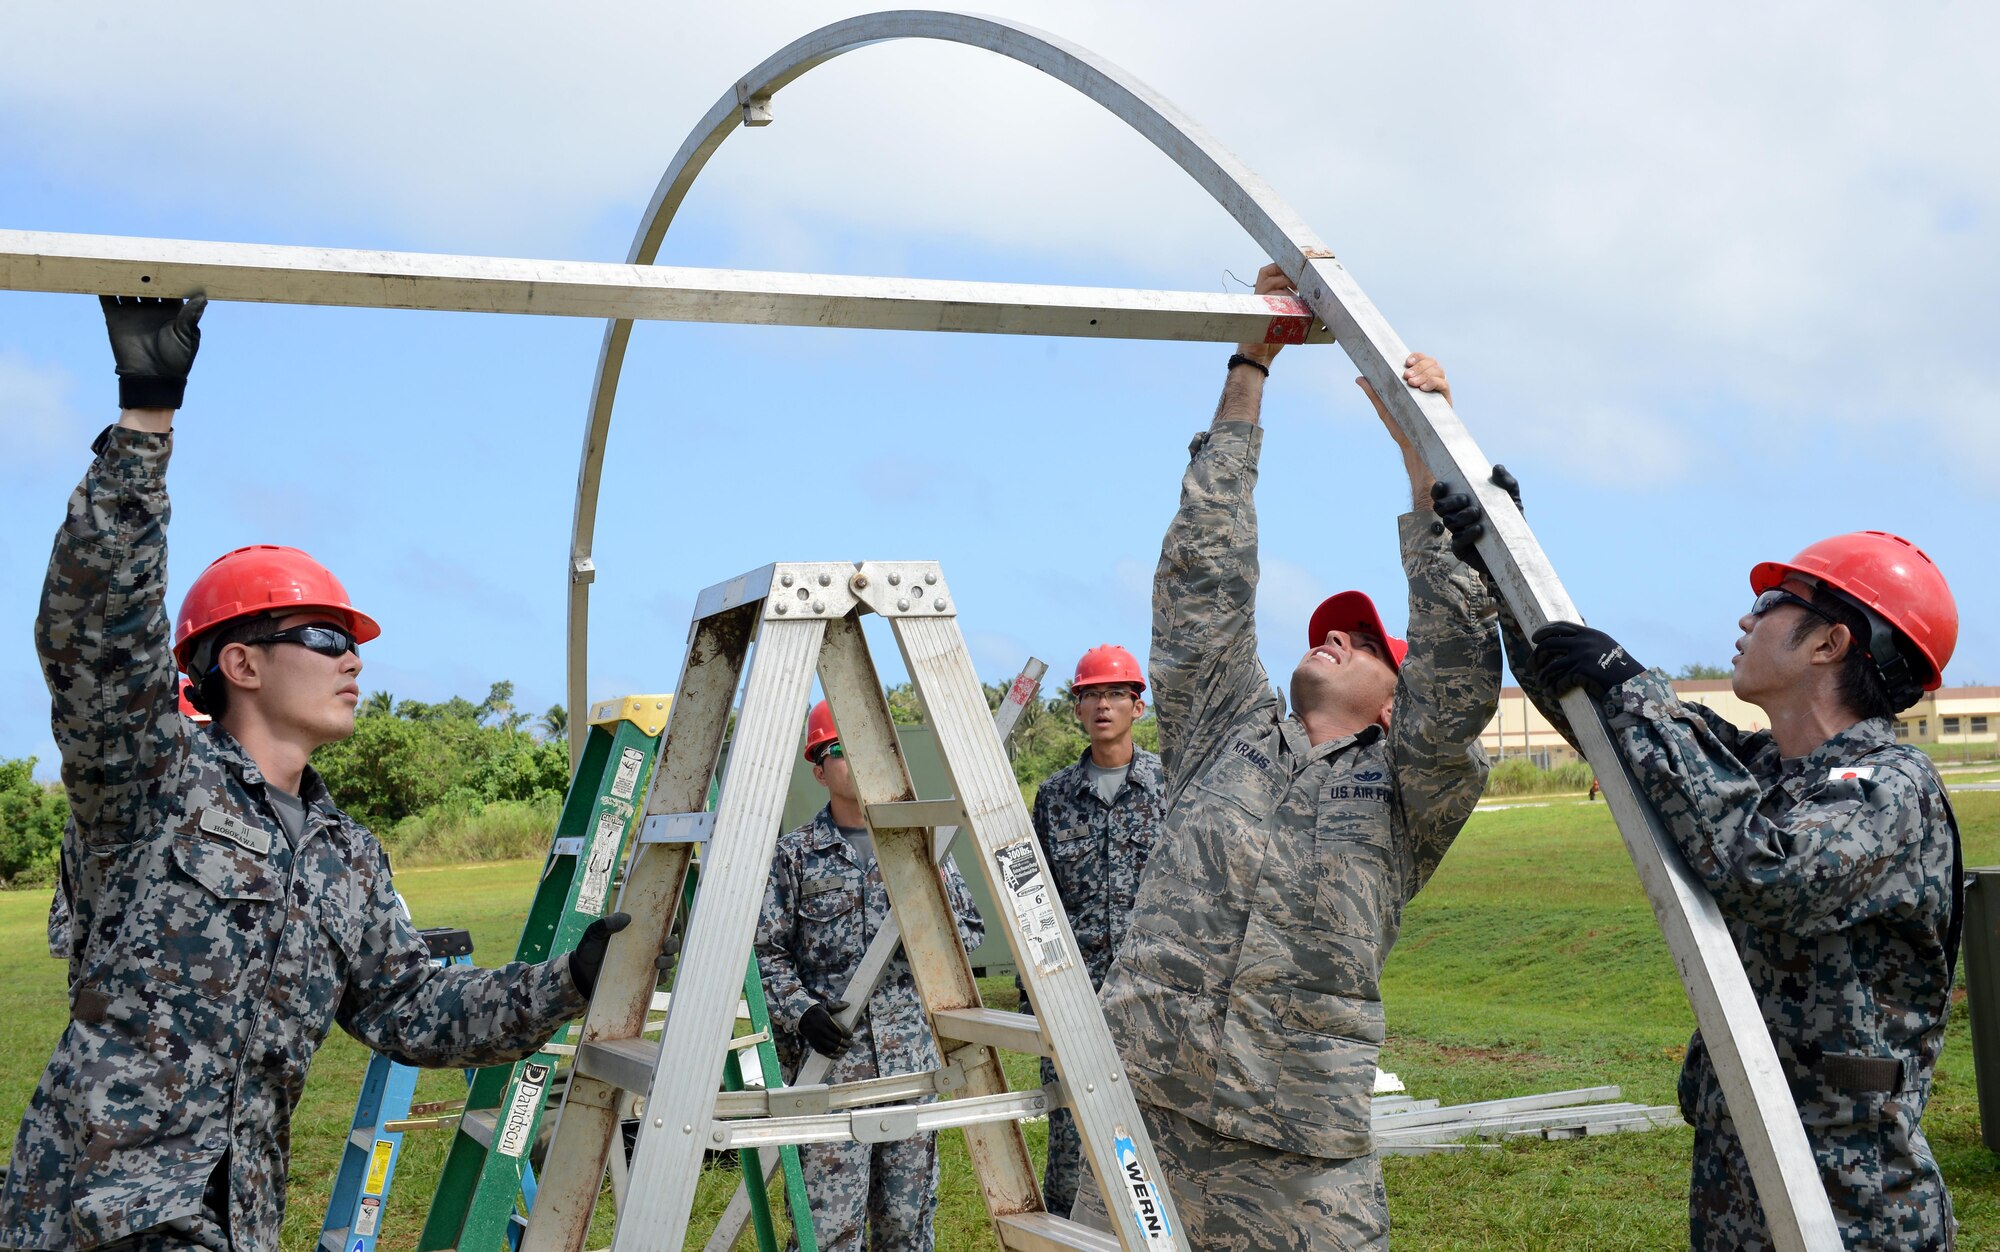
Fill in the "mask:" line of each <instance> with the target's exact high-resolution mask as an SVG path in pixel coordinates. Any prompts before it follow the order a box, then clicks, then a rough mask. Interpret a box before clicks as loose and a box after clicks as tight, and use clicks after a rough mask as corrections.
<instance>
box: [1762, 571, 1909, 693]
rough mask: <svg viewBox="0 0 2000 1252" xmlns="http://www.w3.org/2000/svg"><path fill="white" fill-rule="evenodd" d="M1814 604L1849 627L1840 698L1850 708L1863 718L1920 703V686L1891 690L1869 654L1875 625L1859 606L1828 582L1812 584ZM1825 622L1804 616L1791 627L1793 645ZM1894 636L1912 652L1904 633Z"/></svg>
mask: <svg viewBox="0 0 2000 1252" xmlns="http://www.w3.org/2000/svg"><path fill="white" fill-rule="evenodd" d="M1812 603H1813V607H1814V608H1816V609H1818V610H1819V611H1820V612H1822V613H1824V614H1826V615H1827V616H1828V617H1830V618H1832V619H1833V620H1834V621H1836V622H1838V623H1840V624H1841V625H1842V626H1845V627H1847V633H1848V637H1849V638H1848V645H1847V656H1846V658H1845V659H1843V660H1842V661H1841V664H1840V698H1841V699H1842V700H1843V701H1845V702H1846V704H1847V706H1848V708H1849V709H1850V710H1851V711H1853V712H1854V713H1857V714H1859V715H1860V716H1862V717H1864V718H1868V717H1894V716H1895V715H1896V714H1898V713H1900V712H1902V711H1903V710H1904V709H1907V708H1909V707H1910V706H1911V705H1912V704H1915V703H1916V702H1917V699H1918V698H1919V697H1920V696H1922V695H1923V694H1924V693H1923V689H1922V688H1921V687H1919V686H1917V685H1916V684H1914V683H1910V684H1904V685H1903V686H1902V687H1901V688H1896V689H1892V688H1891V686H1890V684H1889V682H1888V680H1886V679H1885V678H1883V677H1882V669H1881V666H1880V665H1879V664H1878V663H1877V659H1876V658H1875V657H1872V656H1870V655H1869V653H1868V641H1869V638H1870V636H1871V635H1872V634H1873V624H1872V623H1871V622H1870V621H1869V620H1868V614H1867V613H1866V612H1864V611H1863V610H1862V608H1861V606H1860V605H1858V604H1856V603H1854V601H1852V600H1850V599H1848V598H1847V597H1846V596H1844V595H1842V594H1841V593H1840V592H1838V591H1835V590H1834V589H1833V588H1831V587H1829V586H1827V585H1826V584H1825V583H1820V584H1817V585H1816V586H1814V587H1813V593H1812ZM1822 624H1823V623H1822V622H1821V621H1820V619H1819V618H1816V617H1814V616H1812V615H1811V614H1809V613H1808V614H1805V615H1803V616H1801V617H1800V618H1799V623H1798V625H1796V626H1794V627H1792V646H1793V647H1795V648H1796V647H1797V646H1799V644H1801V643H1804V642H1805V638H1806V636H1807V635H1809V634H1811V633H1812V632H1813V631H1814V630H1816V629H1817V628H1818V627H1819V626H1821V625H1822ZM1895 637H1896V647H1897V649H1898V650H1899V651H1901V652H1902V653H1903V654H1904V655H1905V656H1909V655H1912V654H1913V650H1914V647H1915V645H1914V644H1912V643H1911V642H1910V641H1909V640H1908V639H1907V638H1906V637H1905V636H1904V635H1903V632H1902V631H1896V632H1895Z"/></svg>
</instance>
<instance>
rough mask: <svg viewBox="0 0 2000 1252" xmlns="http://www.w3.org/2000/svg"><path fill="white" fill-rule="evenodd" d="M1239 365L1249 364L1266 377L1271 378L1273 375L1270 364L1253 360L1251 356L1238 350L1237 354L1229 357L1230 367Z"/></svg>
mask: <svg viewBox="0 0 2000 1252" xmlns="http://www.w3.org/2000/svg"><path fill="white" fill-rule="evenodd" d="M1239 365H1247V366H1249V367H1250V368H1251V369H1253V370H1256V371H1257V372H1258V373H1259V374H1262V375H1263V376H1264V377H1266V378H1269V377H1270V376H1271V367H1270V366H1268V365H1266V364H1264V363H1263V362H1262V361H1253V360H1251V359H1250V358H1249V357H1247V356H1244V355H1243V354H1242V353H1241V352H1238V353H1237V354H1236V355H1234V356H1232V357H1230V358H1229V368H1230V369H1235V368H1236V367H1237V366H1239Z"/></svg>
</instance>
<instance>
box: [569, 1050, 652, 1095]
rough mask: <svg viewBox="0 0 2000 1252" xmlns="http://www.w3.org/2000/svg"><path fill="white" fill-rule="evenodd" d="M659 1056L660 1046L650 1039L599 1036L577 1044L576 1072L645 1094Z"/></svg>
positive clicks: (649, 1086) (626, 1089) (649, 1087)
mask: <svg viewBox="0 0 2000 1252" xmlns="http://www.w3.org/2000/svg"><path fill="white" fill-rule="evenodd" d="M659 1056H660V1045H659V1044H657V1043H655V1042H654V1041H652V1040H651V1039H599V1040H597V1041H596V1042H594V1043H579V1044H578V1045H576V1072H577V1073H579V1074H582V1075H583V1076H584V1077H586V1078H595V1079H597V1080H598V1081H599V1082H608V1083H610V1084H611V1085H612V1086H614V1087H618V1088H620V1089H622V1090H625V1091H634V1092H637V1093H639V1094H640V1095H644V1094H645V1093H646V1092H647V1091H648V1090H649V1089H651V1087H652V1085H653V1065H654V1062H656V1061H657V1060H659Z"/></svg>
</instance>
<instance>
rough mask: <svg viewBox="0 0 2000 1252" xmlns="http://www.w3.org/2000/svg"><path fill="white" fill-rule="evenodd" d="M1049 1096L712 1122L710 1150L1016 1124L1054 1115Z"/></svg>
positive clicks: (1035, 1091) (879, 1139)
mask: <svg viewBox="0 0 2000 1252" xmlns="http://www.w3.org/2000/svg"><path fill="white" fill-rule="evenodd" d="M1050 1104H1051V1101H1050V1099H1049V1096H1048V1093H1046V1092H1044V1091H1043V1090H1042V1089H1041V1088H1040V1087H1031V1088H1029V1089H1027V1090H1025V1091H1002V1092H998V1093H996V1094H994V1095H985V1096H968V1097H966V1098H964V1099H958V1100H945V1101H942V1102H940V1103H937V1104H896V1105H889V1106H887V1107H884V1108H872V1109H862V1110H859V1111H856V1112H853V1113H825V1114H820V1115H817V1116H811V1117H767V1118H760V1119H756V1120H752V1121H740V1122H723V1121H718V1122H713V1123H711V1124H710V1127H709V1134H708V1148H709V1149H710V1150H711V1151H721V1150H723V1149H726V1148H771V1147H778V1146H781V1145H783V1144H787V1143H845V1142H848V1141H852V1142H855V1143H887V1142H889V1141H891V1140H894V1139H908V1138H909V1137H910V1136H912V1135H920V1134H924V1133H925V1132H927V1131H935V1130H949V1129H951V1128H953V1127H957V1126H979V1125H984V1124H985V1123H987V1122H1017V1121H1020V1120H1022V1119H1023V1118H1028V1117H1040V1116H1042V1115H1043V1114H1045V1113H1047V1112H1048V1111H1049V1107H1050Z"/></svg>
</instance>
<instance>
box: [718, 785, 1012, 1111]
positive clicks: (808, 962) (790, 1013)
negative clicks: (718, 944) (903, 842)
mask: <svg viewBox="0 0 2000 1252" xmlns="http://www.w3.org/2000/svg"><path fill="white" fill-rule="evenodd" d="M941 869H942V870H943V873H944V883H945V894H946V896H947V897H948V898H949V899H950V900H951V907H952V912H954V913H956V914H957V915H958V933H959V938H960V939H962V940H963V941H964V943H965V949H966V951H968V952H970V951H971V950H972V949H974V948H976V947H978V946H979V942H980V940H982V939H984V938H985V937H986V923H985V922H984V921H982V920H981V919H980V916H979V908H978V906H977V905H975V904H974V903H973V902H972V892H971V891H970V890H969V889H968V888H967V887H966V885H965V879H964V878H963V877H962V876H961V875H960V874H959V872H958V865H957V863H956V862H955V861H953V860H952V858H951V857H949V856H947V857H946V858H945V859H944V862H943V864H942V866H941ZM888 917H889V891H888V888H886V887H885V886H883V885H882V870H881V867H880V866H878V865H873V864H871V865H870V866H869V867H868V868H867V869H866V870H863V869H862V868H861V865H860V863H859V862H858V860H857V859H856V853H855V850H854V849H853V847H851V846H850V845H849V844H848V842H847V837H846V836H845V835H842V834H841V833H840V827H838V826H836V825H834V823H833V809H832V806H830V805H829V806H828V807H826V808H823V809H821V810H820V811H819V813H818V814H817V815H815V816H814V818H813V819H812V820H811V821H810V822H807V823H806V824H805V825H803V826H801V827H799V828H798V829H797V830H793V831H788V832H786V833H785V834H782V835H780V836H778V847H777V851H776V853H775V855H774V856H773V857H772V860H771V877H770V879H769V880H768V881H767V882H766V883H765V885H764V904H763V908H762V909H761V910H760V911H759V912H758V915H757V964H758V968H759V971H760V972H761V973H762V975H763V979H764V998H765V999H766V1000H767V1001H769V1005H770V1009H771V1025H772V1026H773V1027H774V1030H773V1032H772V1033H773V1034H774V1035H775V1036H776V1039H775V1042H776V1044H777V1046H778V1058H779V1061H780V1063H781V1064H782V1065H783V1067H784V1071H785V1074H786V1076H787V1077H790V1076H791V1075H794V1074H797V1073H798V1070H799V1065H800V1064H801V1063H802V1062H803V1061H804V1049H803V1044H802V1042H801V1040H800V1039H799V1019H800V1018H801V1017H803V1016H805V1012H806V1010H807V1009H809V1008H811V1007H812V1006H813V1005H814V1004H816V1003H822V1002H825V1001H828V1000H837V999H839V998H840V995H841V992H842V991H844V990H846V988H847V980H848V977H849V976H850V975H852V974H853V973H854V967H855V966H857V965H859V964H861V958H862V956H863V955H865V954H866V953H867V951H868V944H869V943H870V942H871V941H872V940H873V939H874V938H875V932H876V931H877V930H880V929H881V928H882V923H883V922H885V921H887V920H888ZM937 1066H938V1051H937V1043H936V1042H935V1041H934V1040H933V1039H932V1038H931V1027H930V1023H929V1022H928V1021H926V1020H925V1017H924V1006H923V1001H922V1000H920V999H919V998H918V996H917V983H916V978H915V976H914V975H912V974H911V973H910V960H909V957H907V956H906V955H904V953H903V950H902V949H901V948H898V949H897V950H896V955H895V956H894V957H892V958H891V959H890V961H889V968H888V969H887V970H885V971H884V972H883V974H882V981H881V983H880V984H878V985H877V986H876V988H875V994H874V996H873V997H871V998H870V999H869V1001H868V1007H867V1010H866V1011H865V1012H863V1013H862V1014H860V1016H859V1017H857V1018H856V1020H855V1023H854V1042H853V1044H852V1045H850V1046H849V1047H848V1049H847V1051H846V1053H845V1054H844V1055H842V1056H839V1057H836V1058H835V1059H834V1063H833V1068H832V1069H831V1070H829V1071H828V1072H827V1076H826V1078H825V1080H824V1081H826V1082H848V1081H851V1080H853V1079H858V1078H873V1077H876V1076H878V1075H887V1074H914V1073H920V1072H922V1071H924V1070H927V1069H935V1068H937Z"/></svg>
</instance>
